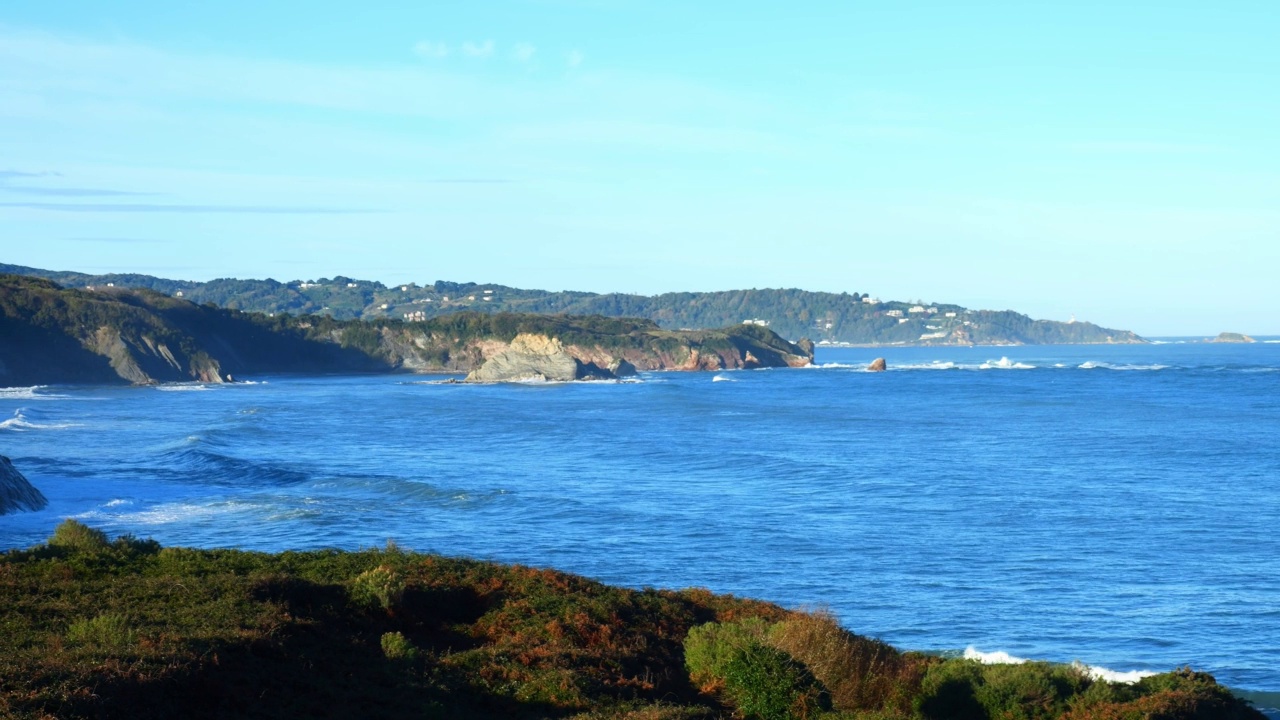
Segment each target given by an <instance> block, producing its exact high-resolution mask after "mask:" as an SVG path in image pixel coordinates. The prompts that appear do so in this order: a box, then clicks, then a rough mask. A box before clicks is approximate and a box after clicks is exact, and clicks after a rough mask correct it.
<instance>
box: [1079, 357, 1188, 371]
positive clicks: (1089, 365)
mask: <svg viewBox="0 0 1280 720" xmlns="http://www.w3.org/2000/svg"><path fill="white" fill-rule="evenodd" d="M1079 369H1081V370H1119V371H1128V372H1132V371H1135V370H1145V371H1153V370H1167V369H1169V366H1168V365H1160V364H1158V363H1156V364H1151V365H1113V364H1111V363H1106V362H1093V361H1092V360H1089V361H1086V362H1083V363H1081V364H1080V366H1079Z"/></svg>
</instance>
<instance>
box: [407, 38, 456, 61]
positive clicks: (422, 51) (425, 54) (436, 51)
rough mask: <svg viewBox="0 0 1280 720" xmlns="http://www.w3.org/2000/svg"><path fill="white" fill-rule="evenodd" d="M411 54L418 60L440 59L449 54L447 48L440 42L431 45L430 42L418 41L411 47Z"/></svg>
mask: <svg viewBox="0 0 1280 720" xmlns="http://www.w3.org/2000/svg"><path fill="white" fill-rule="evenodd" d="M413 54H414V55H417V56H418V57H420V58H442V57H445V56H447V55H448V54H449V46H448V45H445V44H444V43H442V42H437V43H433V42H431V41H430V40H419V41H418V43H417V44H415V45H414V46H413Z"/></svg>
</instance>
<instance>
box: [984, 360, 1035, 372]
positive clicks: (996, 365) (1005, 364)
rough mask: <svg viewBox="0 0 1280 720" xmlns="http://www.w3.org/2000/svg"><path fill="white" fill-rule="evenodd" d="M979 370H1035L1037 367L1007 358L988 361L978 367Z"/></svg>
mask: <svg viewBox="0 0 1280 720" xmlns="http://www.w3.org/2000/svg"><path fill="white" fill-rule="evenodd" d="M978 369H979V370H1035V369H1036V366H1035V365H1028V364H1027V363H1023V362H1014V361H1012V360H1010V359H1009V358H1007V357H1002V358H1000V359H999V360H988V361H986V362H984V363H982V364H981V365H979V366H978Z"/></svg>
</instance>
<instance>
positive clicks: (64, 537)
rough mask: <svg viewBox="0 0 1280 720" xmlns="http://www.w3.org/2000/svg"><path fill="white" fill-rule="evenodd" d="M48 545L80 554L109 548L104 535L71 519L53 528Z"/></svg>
mask: <svg viewBox="0 0 1280 720" xmlns="http://www.w3.org/2000/svg"><path fill="white" fill-rule="evenodd" d="M49 545H50V546H51V547H56V548H63V549H65V550H73V551H81V552H83V551H89V552H92V551H96V550H105V549H107V548H108V547H110V543H109V542H107V534H106V533H104V532H102V531H101V530H95V529H94V528H91V527H89V526H88V525H85V524H84V523H81V522H77V521H75V520H72V519H71V518H67V519H66V520H63V521H62V523H61V524H60V525H58V527H56V528H54V530H53V537H51V538H49Z"/></svg>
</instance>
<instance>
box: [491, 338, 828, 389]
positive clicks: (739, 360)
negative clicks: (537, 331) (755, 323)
mask: <svg viewBox="0 0 1280 720" xmlns="http://www.w3.org/2000/svg"><path fill="white" fill-rule="evenodd" d="M673 339H676V340H677V342H678V344H675V345H674V347H673V342H672V340H673ZM771 339H772V340H774V341H775V342H774V343H773V344H780V345H782V346H783V347H781V348H779V347H774V346H773V345H772V344H770V343H764V342H758V341H753V340H752V339H751V338H749V337H747V338H743V337H738V336H734V335H733V334H732V333H727V332H721V333H698V334H692V333H691V334H688V336H687V337H683V338H681V336H680V334H678V333H655V334H654V335H653V336H651V337H650V338H648V342H647V344H646V343H644V342H643V341H641V346H640V347H627V348H609V349H606V348H603V347H601V346H599V345H584V344H574V345H568V346H565V345H563V344H562V343H561V342H560V341H559V340H558V339H556V338H553V337H549V336H546V335H534V334H527V333H526V334H520V335H517V336H516V337H515V339H513V340H512V341H511V342H510V343H507V344H501V343H494V342H490V343H488V344H487V345H486V346H485V348H484V350H485V351H486V353H485V358H484V362H483V364H482V365H480V367H478V368H477V369H476V370H474V371H472V372H471V373H470V374H469V375H468V376H467V378H466V381H467V382H514V381H522V380H552V381H560V382H566V381H570V380H600V379H617V378H618V377H623V376H625V375H627V374H634V373H635V372H637V371H651V370H683V371H699V370H730V369H747V370H749V369H754V368H760V367H802V366H804V365H808V364H809V363H811V362H813V353H812V351H807V352H806V350H805V349H804V348H802V347H801V346H799V345H792V344H791V343H787V342H786V341H785V340H782V339H781V338H777V336H773V337H772V338H771ZM708 341H710V342H708Z"/></svg>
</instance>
